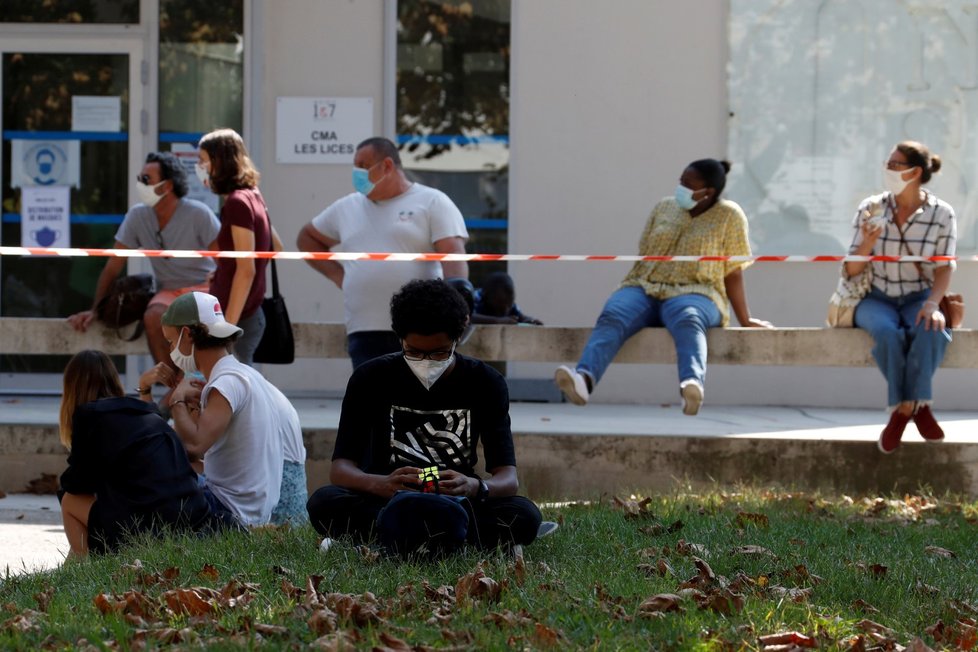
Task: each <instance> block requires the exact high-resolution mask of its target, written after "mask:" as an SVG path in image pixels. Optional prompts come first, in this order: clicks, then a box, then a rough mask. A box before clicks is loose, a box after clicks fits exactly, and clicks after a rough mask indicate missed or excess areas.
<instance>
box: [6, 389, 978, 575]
mask: <svg viewBox="0 0 978 652" xmlns="http://www.w3.org/2000/svg"><path fill="white" fill-rule="evenodd" d="M293 404H294V405H295V407H296V409H297V411H298V412H299V417H300V420H301V422H302V425H303V429H304V430H307V431H309V430H335V428H336V426H337V424H338V422H339V412H340V400H338V399H322V398H319V399H316V398H295V399H293ZM0 405H2V408H3V409H2V417H0V430H2V429H3V427H4V426H6V425H15V426H16V425H54V424H55V423H56V420H57V413H58V410H57V406H58V398H57V397H17V398H12V397H3V398H0ZM510 415H511V418H512V424H513V432H514V433H515V434H516V435H517V436H518V437H519V436H520V435H547V434H553V435H563V436H565V437H571V438H574V439H576V437H577V436H581V437H599V438H600V437H604V436H608V437H623V436H624V437H628V438H630V437H644V438H648V437H670V438H675V437H690V438H699V439H716V440H719V439H762V440H763V439H768V440H773V439H779V440H807V441H817V442H840V443H841V442H867V443H868V442H874V441H876V439H877V437H878V436H879V432H880V430H881V429H882V427H883V425H884V424H885V422H886V419H887V414H886V412H885V411H884V410H881V409H880V410H859V409H833V408H801V407H734V406H718V405H710V404H709V403H707V404H705V405H704V407H703V408H702V410H701V411H700V414H699V415H698V416H697V417H688V416H684V415H683V414H682V412H681V410H680V409H679V407H678V406H677V405H607V404H591V405H588V406H587V407H585V408H581V407H577V406H574V405H570V404H568V403H513V404H512V406H511V409H510ZM936 415H937V417H938V419H939V420H940V422H941V424H942V426H943V427H944V430H945V432H946V435H947V439H946V442H947V443H955V444H972V443H978V412H976V411H969V412H948V411H939V410H938V411H937V412H936ZM918 440H919V436H918V435H917V434H916V432H915V429H914V426H913V425H912V424H911V425H910V426H909V427H908V429H907V433H906V435H905V441H907V442H911V441H918ZM910 452H911V451H907V453H910ZM67 550H68V545H67V542H66V541H65V538H64V530H63V528H62V526H61V512H60V508H59V506H58V502H57V499H56V498H55V497H54V496H35V495H27V494H8V495H7V496H6V497H4V498H0V581H2V578H3V576H5V575H6V574H8V573H9V574H16V573H22V572H31V571H37V570H44V569H50V568H54V567H57V566H58V565H60V563H61V562H62V561H63V560H64V557H65V554H66V553H67Z"/></svg>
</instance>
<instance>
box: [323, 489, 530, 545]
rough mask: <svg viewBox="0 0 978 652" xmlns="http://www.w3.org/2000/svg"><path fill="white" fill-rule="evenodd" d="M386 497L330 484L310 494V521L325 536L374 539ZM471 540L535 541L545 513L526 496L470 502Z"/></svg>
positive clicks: (491, 542) (484, 542)
mask: <svg viewBox="0 0 978 652" xmlns="http://www.w3.org/2000/svg"><path fill="white" fill-rule="evenodd" d="M386 504H387V499H386V498H380V497H379V496H374V495H371V494H365V493H361V492H359V491H351V490H349V489H344V488H343V487H336V486H333V485H327V486H325V487H321V488H319V489H317V490H316V492H315V493H314V494H313V495H312V496H310V497H309V502H308V503H306V507H307V509H308V510H309V520H310V521H311V522H312V526H313V527H314V528H316V531H317V532H319V533H320V534H322V535H323V536H328V537H332V538H336V537H339V536H343V535H349V536H351V537H352V538H353V539H354V540H356V541H358V542H363V541H367V540H369V539H371V538H372V537H373V535H374V530H375V527H376V524H377V515H378V514H379V513H380V510H382V509H383V508H384V505H386ZM466 510H467V511H468V512H469V534H468V541H469V543H471V544H473V545H476V546H479V547H482V548H495V547H496V546H499V545H503V546H507V545H511V544H527V543H531V542H532V541H533V540H534V539H535V538H536V536H537V529H538V528H539V527H540V521H541V520H542V518H543V517H542V516H541V515H540V510H539V509H538V508H537V506H536V505H535V504H533V501H531V500H530V499H529V498H524V497H523V496H507V497H504V498H487V499H486V500H484V501H481V502H480V501H475V500H469V501H466Z"/></svg>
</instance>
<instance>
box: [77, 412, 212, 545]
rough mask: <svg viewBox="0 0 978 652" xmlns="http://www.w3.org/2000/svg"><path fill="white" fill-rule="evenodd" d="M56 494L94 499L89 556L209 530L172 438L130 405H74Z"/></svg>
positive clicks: (153, 417)
mask: <svg viewBox="0 0 978 652" xmlns="http://www.w3.org/2000/svg"><path fill="white" fill-rule="evenodd" d="M61 487H62V489H63V490H64V491H66V492H68V493H73V494H95V504H93V505H92V510H91V513H90V514H89V517H88V542H89V549H90V550H91V551H93V552H105V551H108V550H114V549H116V548H117V547H118V546H119V545H120V543H122V540H123V539H124V538H125V536H126V535H127V534H129V533H137V532H143V531H151V532H158V531H159V530H160V528H162V527H164V526H168V527H171V528H175V529H189V530H209V529H212V528H213V527H214V525H215V523H214V522H213V518H212V516H211V513H210V508H209V507H208V504H207V499H206V498H205V497H204V495H203V493H202V492H201V490H200V488H199V487H198V485H197V474H196V473H194V470H193V469H192V468H191V467H190V462H189V461H188V459H187V453H186V451H185V450H184V448H183V444H182V443H181V441H180V438H179V437H178V436H177V434H176V432H174V431H173V428H171V427H170V426H169V425H168V424H167V423H166V421H164V420H163V417H161V416H160V414H159V412H157V410H156V406H155V405H152V404H150V403H146V402H143V401H140V400H138V399H134V398H107V399H101V400H98V401H92V402H91V403H85V404H84V405H79V406H78V408H77V409H76V410H75V414H74V417H73V422H72V441H71V453H70V454H69V455H68V469H67V470H66V471H65V472H64V473H63V474H62V476H61Z"/></svg>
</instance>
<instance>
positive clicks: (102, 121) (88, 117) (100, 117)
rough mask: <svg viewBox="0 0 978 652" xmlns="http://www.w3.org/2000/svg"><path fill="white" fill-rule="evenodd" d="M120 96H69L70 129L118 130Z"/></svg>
mask: <svg viewBox="0 0 978 652" xmlns="http://www.w3.org/2000/svg"><path fill="white" fill-rule="evenodd" d="M121 115H122V98H120V97H119V96H111V97H102V96H96V95H74V96H72V98H71V130H72V131H119V126H120V120H119V118H120V116H121Z"/></svg>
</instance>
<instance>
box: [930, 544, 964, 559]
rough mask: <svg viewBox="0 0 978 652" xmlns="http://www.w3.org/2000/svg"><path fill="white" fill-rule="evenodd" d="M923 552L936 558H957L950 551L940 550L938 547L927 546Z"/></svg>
mask: <svg viewBox="0 0 978 652" xmlns="http://www.w3.org/2000/svg"><path fill="white" fill-rule="evenodd" d="M924 552H926V553H928V554H931V555H936V556H938V557H948V558H950V559H954V558H955V557H957V555H956V554H954V553H953V552H952V551H950V550H948V549H947V548H941V547H940V546H927V547H926V548H924Z"/></svg>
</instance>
